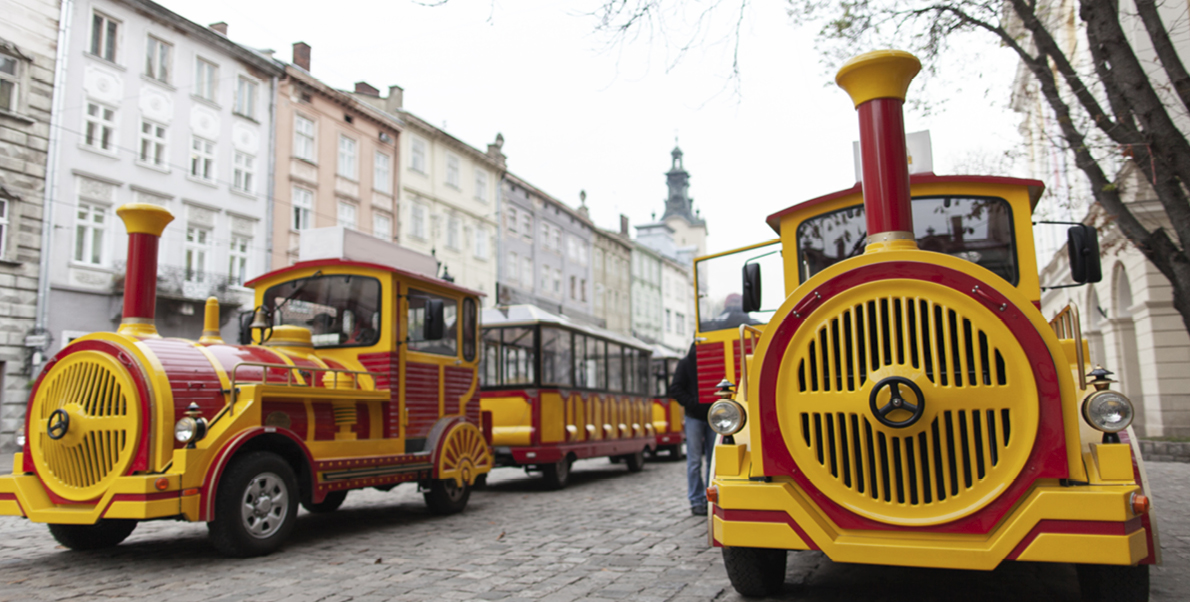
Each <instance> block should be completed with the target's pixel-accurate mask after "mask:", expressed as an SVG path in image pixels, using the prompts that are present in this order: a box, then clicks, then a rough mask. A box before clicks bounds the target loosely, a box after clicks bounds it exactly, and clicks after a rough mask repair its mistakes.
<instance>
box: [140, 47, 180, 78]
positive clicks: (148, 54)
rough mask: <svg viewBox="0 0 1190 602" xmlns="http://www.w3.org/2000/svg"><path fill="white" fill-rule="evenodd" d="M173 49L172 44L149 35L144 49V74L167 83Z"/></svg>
mask: <svg viewBox="0 0 1190 602" xmlns="http://www.w3.org/2000/svg"><path fill="white" fill-rule="evenodd" d="M173 49H174V47H173V45H172V44H168V43H166V42H163V41H161V40H159V39H157V38H155V37H153V36H149V42H148V48H147V49H146V50H145V75H147V76H149V77H150V78H152V79H155V80H157V81H159V82H163V83H167V84H168V83H169V71H170V61H171V60H172V57H173Z"/></svg>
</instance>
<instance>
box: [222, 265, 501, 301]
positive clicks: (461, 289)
mask: <svg viewBox="0 0 1190 602" xmlns="http://www.w3.org/2000/svg"><path fill="white" fill-rule="evenodd" d="M330 266H334V267H340V266H341V267H360V268H367V269H370V270H382V271H385V272H389V273H392V274H397V275H399V276H404V277H406V278H410V279H413V280H421V281H422V282H429V283H431V284H433V285H434V286H440V287H443V288H447V289H450V290H452V291H455V292H459V293H463V294H464V295H475V296H476V297H485V296H487V295H486V294H485V293H481V292H479V291H473V290H471V289H469V288H464V287H462V286H459V285H457V284H455V283H453V282H447V281H445V280H441V279H438V278H429V277H427V276H426V275H424V274H418V273H416V272H410V271H407V270H402V269H400V268H395V267H393V266H390V265H381V264H379V263H367V262H364V261H344V260H342V259H315V260H313V261H299V262H297V263H295V264H293V265H291V266H289V267H285V268H281V269H278V270H273V271H271V272H268V273H265V274H261V275H260V276H257V277H255V278H253V279H251V280H249V281H247V282H245V283H244V286H246V287H249V288H255V287H256V284H257V283H258V282H260V281H261V280H265V279H269V278H276V277H277V276H281V275H284V274H285V273H286V272H294V271H297V270H302V269H307V268H320V267H330Z"/></svg>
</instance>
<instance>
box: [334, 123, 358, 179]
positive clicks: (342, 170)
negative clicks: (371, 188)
mask: <svg viewBox="0 0 1190 602" xmlns="http://www.w3.org/2000/svg"><path fill="white" fill-rule="evenodd" d="M344 143H349V144H348V148H344ZM338 149H339V150H338V157H339V160H338V161H337V162H336V164H335V175H337V176H339V177H342V178H347V179H348V180H351V181H353V182H358V181H359V141H358V140H356V139H355V138H352V137H351V136H348V135H347V134H344V133H342V132H340V133H339V146H338ZM348 168H350V169H348Z"/></svg>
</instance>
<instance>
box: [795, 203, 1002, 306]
mask: <svg viewBox="0 0 1190 602" xmlns="http://www.w3.org/2000/svg"><path fill="white" fill-rule="evenodd" d="M912 208H913V234H914V236H915V237H916V238H917V246H918V248H920V249H921V250H923V251H934V252H937V253H946V254H947V255H952V256H954V257H958V258H960V259H966V260H967V261H970V262H972V263H977V264H979V265H981V266H983V267H985V268H987V269H989V270H991V271H992V272H993V273H995V274H996V275H998V276H1000V277H1001V278H1003V279H1005V280H1007V281H1008V282H1009V283H1011V284H1013V285H1016V284H1017V282H1018V281H1019V274H1018V266H1017V261H1016V241H1015V239H1014V237H1013V231H1012V208H1011V207H1010V206H1009V204H1008V201H1006V200H1004V199H1001V198H996V197H965V196H940V197H915V198H914V199H913V203H912ZM867 237H868V228H867V222H866V221H865V217H864V207H863V205H854V206H851V207H846V208H843V209H839V210H837V211H832V212H830V213H824V214H822V215H817V216H814V217H811V218H809V219H807V220H805V221H803V222H802V223H800V224H798V227H797V256H798V274H799V276H800V278H801V281H802V282H805V281H806V280H809V279H810V277H812V276H814V275H815V274H817V273H818V272H821V271H822V270H824V269H826V268H828V267H830V266H832V265H834V264H836V263H838V262H840V261H842V260H844V259H847V258H850V257H856V256H858V255H862V254H863V252H864V247H865V246H866V245H867Z"/></svg>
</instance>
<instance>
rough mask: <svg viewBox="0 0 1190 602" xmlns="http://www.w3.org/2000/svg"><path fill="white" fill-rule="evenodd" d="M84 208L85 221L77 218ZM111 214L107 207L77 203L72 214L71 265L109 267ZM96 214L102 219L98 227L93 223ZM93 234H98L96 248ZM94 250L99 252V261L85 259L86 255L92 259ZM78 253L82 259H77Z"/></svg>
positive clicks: (93, 203)
mask: <svg viewBox="0 0 1190 602" xmlns="http://www.w3.org/2000/svg"><path fill="white" fill-rule="evenodd" d="M84 208H85V209H86V211H87V217H88V219H86V220H84V219H83V218H81V217H80V216H79V213H81V212H82V211H83V210H84ZM113 213H114V212H113V211H112V208H111V206H109V205H106V204H103V203H95V202H91V201H86V200H79V201H78V205H77V206H76V207H75V213H74V233H75V240H74V251H73V252H72V253H71V261H72V262H73V263H77V264H82V265H88V266H99V267H107V266H110V265H111V236H108V233H109V232H110V231H111V215H112V214H113ZM96 214H98V215H99V216H101V217H102V218H103V219H102V221H101V222H98V225H96V222H95V221H94V216H95V215H96ZM95 232H99V234H100V237H99V243H98V246H97V245H96V243H95ZM80 237H81V240H80ZM96 249H98V251H99V261H97V262H96V261H89V260H88V259H86V257H87V256H88V255H90V256H92V257H94V255H95V251H96ZM80 253H81V254H82V255H83V257H79V254H80Z"/></svg>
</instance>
